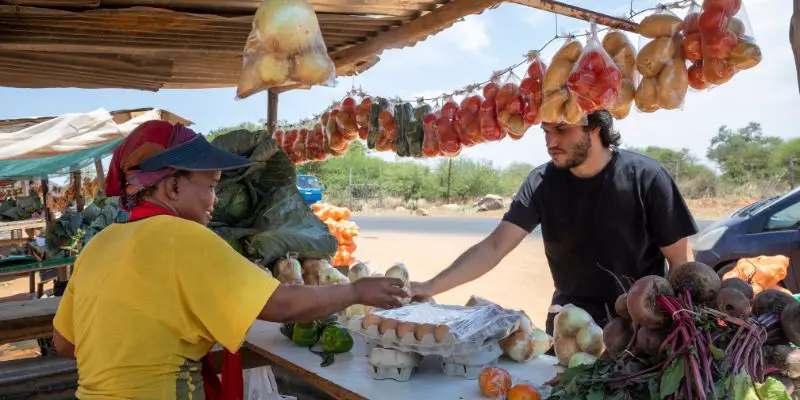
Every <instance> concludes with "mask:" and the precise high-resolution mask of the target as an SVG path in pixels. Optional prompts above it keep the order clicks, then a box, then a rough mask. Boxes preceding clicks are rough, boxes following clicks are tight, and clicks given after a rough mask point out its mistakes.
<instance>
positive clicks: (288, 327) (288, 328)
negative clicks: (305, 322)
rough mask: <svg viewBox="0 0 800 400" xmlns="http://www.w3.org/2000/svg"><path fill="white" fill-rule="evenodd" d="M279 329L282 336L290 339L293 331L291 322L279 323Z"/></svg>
mask: <svg viewBox="0 0 800 400" xmlns="http://www.w3.org/2000/svg"><path fill="white" fill-rule="evenodd" d="M280 331H281V334H283V336H286V337H287V338H289V340H292V334H293V333H294V324H291V323H285V324H281V329H280Z"/></svg>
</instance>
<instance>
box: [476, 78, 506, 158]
mask: <svg viewBox="0 0 800 400" xmlns="http://www.w3.org/2000/svg"><path fill="white" fill-rule="evenodd" d="M497 79H499V78H498V77H497V76H495V77H493V78H492V81H491V82H489V83H487V84H486V86H484V87H483V101H482V102H481V107H480V110H479V111H478V118H479V120H480V124H481V134H482V135H483V138H484V140H486V141H487V142H496V141H499V140H502V139H503V138H505V137H506V131H505V130H503V128H501V127H500V123H499V122H498V121H497V105H496V104H495V98H496V97H497V93H498V92H499V91H500V87H499V85H498V84H497V82H496V80H497Z"/></svg>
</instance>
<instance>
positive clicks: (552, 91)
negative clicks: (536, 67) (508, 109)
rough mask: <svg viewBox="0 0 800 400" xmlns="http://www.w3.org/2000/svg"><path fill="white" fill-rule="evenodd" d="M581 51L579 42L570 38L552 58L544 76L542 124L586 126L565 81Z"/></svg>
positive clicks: (584, 115)
mask: <svg viewBox="0 0 800 400" xmlns="http://www.w3.org/2000/svg"><path fill="white" fill-rule="evenodd" d="M582 51H583V45H582V44H581V42H579V41H577V40H575V38H572V37H570V38H567V41H566V42H565V43H564V44H563V45H562V46H561V48H560V49H558V51H557V52H556V54H555V55H554V56H553V60H552V62H551V63H550V65H549V66H548V67H547V71H545V74H544V81H543V87H544V100H542V107H541V109H540V110H539V111H540V114H541V119H542V122H548V123H567V124H579V125H586V113H585V112H584V111H583V109H581V107H580V105H579V104H578V98H577V97H576V96H573V95H571V94H570V92H569V90H568V89H567V80H568V79H569V75H570V73H571V72H572V68H573V67H574V65H575V63H576V62H577V61H578V58H580V55H581V52H582Z"/></svg>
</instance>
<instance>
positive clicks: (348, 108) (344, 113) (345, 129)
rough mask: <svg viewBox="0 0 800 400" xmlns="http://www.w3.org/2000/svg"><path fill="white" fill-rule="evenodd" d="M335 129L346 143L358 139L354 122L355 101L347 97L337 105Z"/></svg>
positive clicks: (356, 124)
mask: <svg viewBox="0 0 800 400" xmlns="http://www.w3.org/2000/svg"><path fill="white" fill-rule="evenodd" d="M336 127H337V128H338V130H339V132H341V134H342V136H344V139H345V140H346V141H348V142H349V141H352V140H356V138H358V121H357V120H356V101H355V100H353V98H352V97H348V98H346V99H344V100H343V101H342V104H340V105H339V112H338V113H336Z"/></svg>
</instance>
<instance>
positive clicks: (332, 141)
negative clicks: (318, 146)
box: [320, 108, 347, 154]
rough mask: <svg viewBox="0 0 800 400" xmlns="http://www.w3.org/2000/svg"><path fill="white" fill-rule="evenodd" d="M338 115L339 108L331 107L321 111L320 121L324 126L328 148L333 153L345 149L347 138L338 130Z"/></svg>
mask: <svg viewBox="0 0 800 400" xmlns="http://www.w3.org/2000/svg"><path fill="white" fill-rule="evenodd" d="M338 115H339V109H338V108H333V109H332V110H330V111H325V112H324V113H322V117H321V121H320V122H322V126H324V127H325V136H326V138H327V140H328V148H330V150H331V152H332V153H333V154H336V153H339V152H343V151H345V150H347V139H346V138H345V137H344V133H342V131H341V130H339V124H338V123H337V117H338Z"/></svg>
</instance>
